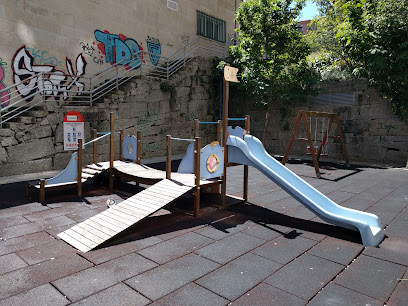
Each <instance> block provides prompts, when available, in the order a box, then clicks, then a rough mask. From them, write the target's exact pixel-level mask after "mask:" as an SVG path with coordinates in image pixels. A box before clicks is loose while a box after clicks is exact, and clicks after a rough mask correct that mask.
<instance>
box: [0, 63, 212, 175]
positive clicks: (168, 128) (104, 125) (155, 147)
mask: <svg viewBox="0 0 408 306" xmlns="http://www.w3.org/2000/svg"><path fill="white" fill-rule="evenodd" d="M210 73H211V60H208V59H207V60H204V59H196V60H194V61H192V62H191V63H189V64H188V66H187V67H186V68H184V69H182V70H181V71H179V72H178V73H177V74H176V75H174V76H173V77H172V78H171V80H170V81H169V82H170V83H171V84H172V85H173V86H174V87H173V89H172V90H170V91H167V92H163V91H162V90H160V81H159V80H155V79H149V78H144V77H143V78H138V79H133V80H131V81H130V82H128V83H126V84H124V85H123V86H122V87H120V89H119V90H117V91H116V92H114V93H112V94H109V95H107V96H106V97H104V98H102V99H101V100H100V101H98V103H95V104H94V105H93V106H67V105H64V104H62V105H61V106H59V105H57V104H56V103H55V102H46V104H45V105H44V106H42V107H40V108H39V109H36V110H35V111H28V112H27V113H26V114H24V116H22V117H19V119H18V121H17V122H7V123H5V124H4V126H3V128H0V143H1V146H0V176H9V175H17V174H24V173H31V172H39V171H46V170H54V169H63V168H65V167H66V165H67V164H68V161H69V159H70V158H71V154H72V151H64V149H63V118H64V116H65V114H66V113H67V112H69V111H71V110H76V111H79V112H80V113H81V114H82V115H83V116H84V120H85V141H89V140H90V139H91V135H92V129H96V130H97V131H99V132H101V131H102V132H106V131H109V124H110V123H109V113H110V112H114V113H115V130H116V131H118V130H120V129H123V130H124V132H125V135H126V134H134V135H136V131H137V130H141V132H142V157H144V158H149V157H156V156H164V155H165V139H166V135H167V134H171V135H172V136H174V137H181V138H192V137H193V127H194V124H193V119H195V118H199V119H200V120H202V121H204V120H206V121H211V120H212V109H211V108H212V105H213V102H212V101H211V100H210V98H209V96H208V85H207V84H208V76H209V74H210ZM214 128H215V127H214V126H212V125H209V126H205V127H203V128H202V130H201V133H200V134H201V136H202V143H203V145H204V144H206V143H208V142H211V141H212V140H214V139H215V135H216V131H215V129H214ZM115 137H116V138H115V146H116V147H115V153H116V156H115V158H119V156H118V152H119V145H118V144H119V139H118V136H115ZM186 147H187V143H185V142H176V141H175V142H173V144H172V154H183V153H184V152H185V149H186ZM84 153H85V161H84V163H88V162H90V161H91V156H92V148H91V146H89V148H88V147H87V148H86V150H85V151H84ZM107 160H109V143H108V137H106V138H105V139H103V140H101V141H100V143H99V145H98V161H107Z"/></svg>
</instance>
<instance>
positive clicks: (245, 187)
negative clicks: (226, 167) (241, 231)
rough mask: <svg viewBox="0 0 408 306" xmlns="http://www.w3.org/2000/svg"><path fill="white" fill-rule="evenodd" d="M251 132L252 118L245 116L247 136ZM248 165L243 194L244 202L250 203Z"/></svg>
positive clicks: (245, 172)
mask: <svg viewBox="0 0 408 306" xmlns="http://www.w3.org/2000/svg"><path fill="white" fill-rule="evenodd" d="M249 130H250V117H249V115H246V116H245V134H249ZM245 134H244V139H245ZM248 168H249V167H248V165H244V192H243V197H244V201H245V202H248Z"/></svg>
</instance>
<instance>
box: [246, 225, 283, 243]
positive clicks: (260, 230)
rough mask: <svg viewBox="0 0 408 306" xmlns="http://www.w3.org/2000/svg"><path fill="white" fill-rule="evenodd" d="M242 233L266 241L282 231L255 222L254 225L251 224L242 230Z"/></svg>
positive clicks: (279, 234)
mask: <svg viewBox="0 0 408 306" xmlns="http://www.w3.org/2000/svg"><path fill="white" fill-rule="evenodd" d="M242 233H244V234H247V235H250V236H254V237H258V238H261V239H263V240H266V241H270V240H273V239H275V238H277V237H279V236H281V235H282V232H280V231H277V230H275V229H273V228H270V227H268V226H266V225H263V224H257V225H255V226H251V227H250V228H248V229H246V230H244V231H242Z"/></svg>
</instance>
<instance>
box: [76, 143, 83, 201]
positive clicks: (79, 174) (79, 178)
mask: <svg viewBox="0 0 408 306" xmlns="http://www.w3.org/2000/svg"><path fill="white" fill-rule="evenodd" d="M77 154H78V155H77V189H78V196H80V197H82V138H79V139H78V153H77Z"/></svg>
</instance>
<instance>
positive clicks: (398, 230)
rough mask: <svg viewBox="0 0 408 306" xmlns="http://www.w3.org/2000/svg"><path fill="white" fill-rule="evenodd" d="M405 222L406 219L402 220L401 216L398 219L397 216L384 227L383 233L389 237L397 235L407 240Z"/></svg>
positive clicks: (406, 222)
mask: <svg viewBox="0 0 408 306" xmlns="http://www.w3.org/2000/svg"><path fill="white" fill-rule="evenodd" d="M407 224H408V221H407V220H403V219H402V218H401V219H400V218H398V217H397V218H396V219H395V220H393V221H392V222H391V223H390V225H389V226H388V227H387V228H386V229H385V234H386V235H387V236H389V237H399V238H404V239H407V240H408V231H407Z"/></svg>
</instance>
